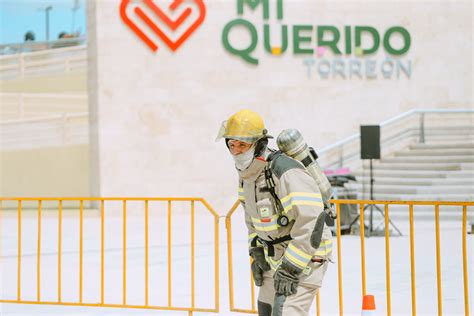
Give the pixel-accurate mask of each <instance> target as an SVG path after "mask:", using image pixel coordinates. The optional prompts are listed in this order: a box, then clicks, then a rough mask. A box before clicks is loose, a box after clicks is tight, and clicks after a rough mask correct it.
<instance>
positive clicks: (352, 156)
mask: <svg viewBox="0 0 474 316" xmlns="http://www.w3.org/2000/svg"><path fill="white" fill-rule="evenodd" d="M465 114H470V115H471V116H467V117H466V116H465ZM472 114H474V110H473V109H430V110H418V109H414V110H410V111H408V112H405V113H403V114H400V115H398V116H396V117H393V118H391V119H389V120H386V121H384V122H382V123H380V134H381V135H380V147H381V149H382V151H383V152H390V151H393V150H395V149H401V148H402V147H404V146H408V145H409V144H412V143H424V142H425V141H426V138H427V136H428V135H433V136H436V135H438V134H441V135H444V134H449V133H450V132H451V131H455V132H459V131H460V130H462V128H465V129H467V130H465V131H461V132H463V133H466V132H470V131H469V129H471V130H472V128H473V127H474V116H472ZM435 115H441V117H440V118H439V120H437V119H435V118H434V116H435ZM448 115H453V117H448ZM460 115H462V116H460ZM430 116H431V117H430ZM450 119H454V120H455V123H454V124H453V125H452V126H450V127H446V126H447V125H448V124H447V121H449V120H450ZM460 120H461V121H464V122H465V123H464V124H465V125H462V124H459V121H460ZM437 123H440V124H438V125H437ZM448 126H449V125H448ZM318 155H319V156H320V157H321V158H320V159H321V161H322V163H321V165H322V167H323V168H325V169H332V168H341V167H343V166H348V165H351V164H358V163H360V134H359V133H357V134H354V135H351V136H349V137H346V138H344V139H342V140H340V141H338V142H336V143H334V144H331V145H329V146H326V147H323V148H321V149H320V150H318Z"/></svg>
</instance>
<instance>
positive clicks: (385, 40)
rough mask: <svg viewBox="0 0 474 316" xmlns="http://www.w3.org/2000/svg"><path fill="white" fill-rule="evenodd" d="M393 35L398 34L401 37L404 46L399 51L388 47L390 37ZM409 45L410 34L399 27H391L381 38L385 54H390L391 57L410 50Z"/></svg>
mask: <svg viewBox="0 0 474 316" xmlns="http://www.w3.org/2000/svg"><path fill="white" fill-rule="evenodd" d="M393 33H399V34H400V35H401V36H402V37H403V41H404V45H403V47H402V48H400V49H395V48H393V47H392V46H391V45H390V36H392V34H393ZM410 45H411V37H410V33H408V31H407V30H406V29H405V28H403V27H401V26H394V27H391V28H389V29H388V30H387V32H385V35H384V37H383V46H384V47H385V50H386V51H387V53H389V54H392V55H403V54H405V53H406V52H408V50H409V49H410Z"/></svg>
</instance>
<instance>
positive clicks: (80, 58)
mask: <svg viewBox="0 0 474 316" xmlns="http://www.w3.org/2000/svg"><path fill="white" fill-rule="evenodd" d="M86 69H87V46H86V45H80V46H73V47H66V48H57V49H48V50H43V51H38V52H32V53H20V54H13V55H5V56H0V79H17V78H25V77H28V76H34V75H44V74H52V73H70V72H75V71H85V70H86Z"/></svg>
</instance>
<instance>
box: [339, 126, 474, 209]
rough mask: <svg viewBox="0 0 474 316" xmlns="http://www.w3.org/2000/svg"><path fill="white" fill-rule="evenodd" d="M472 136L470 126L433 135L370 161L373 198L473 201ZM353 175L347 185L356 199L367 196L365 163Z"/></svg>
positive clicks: (368, 181)
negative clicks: (461, 129)
mask: <svg viewBox="0 0 474 316" xmlns="http://www.w3.org/2000/svg"><path fill="white" fill-rule="evenodd" d="M473 135H474V131H473V129H472V128H470V129H469V130H465V129H464V130H463V133H462V134H460V135H458V136H457V137H453V135H447V136H448V137H445V138H443V137H441V136H437V137H436V138H431V139H429V140H427V142H425V143H419V144H413V145H409V147H408V148H406V149H404V150H400V151H396V152H394V153H392V154H390V155H388V156H387V157H384V158H383V159H381V160H380V161H374V167H373V174H374V180H375V182H374V199H377V200H379V199H380V200H434V201H438V200H444V201H469V200H470V201H472V200H474V138H473ZM354 174H355V176H356V177H357V180H358V181H357V183H353V184H349V185H348V187H350V188H351V189H355V190H356V191H357V192H358V198H360V199H362V198H365V199H368V198H369V196H370V173H369V165H368V163H365V166H364V168H362V169H359V170H357V171H355V172H354Z"/></svg>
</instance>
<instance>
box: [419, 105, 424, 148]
mask: <svg viewBox="0 0 474 316" xmlns="http://www.w3.org/2000/svg"><path fill="white" fill-rule="evenodd" d="M419 143H420V144H424V143H425V113H424V112H421V113H420V138H419Z"/></svg>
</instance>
